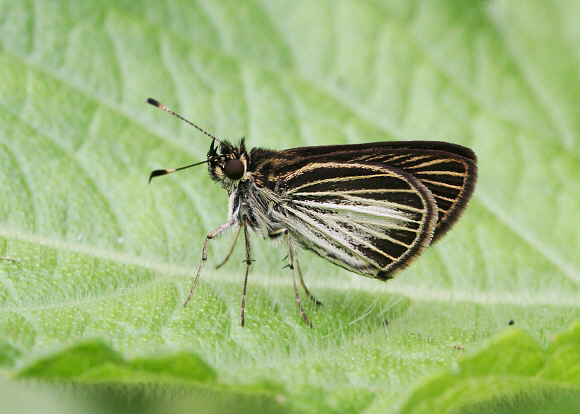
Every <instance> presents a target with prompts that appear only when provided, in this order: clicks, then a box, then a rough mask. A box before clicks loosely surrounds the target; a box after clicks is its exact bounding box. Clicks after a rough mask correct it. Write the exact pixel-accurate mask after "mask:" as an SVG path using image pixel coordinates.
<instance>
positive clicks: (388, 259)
mask: <svg viewBox="0 0 580 414" xmlns="http://www.w3.org/2000/svg"><path fill="white" fill-rule="evenodd" d="M262 193H263V195H264V196H265V197H266V198H268V197H270V198H272V196H273V195H274V194H275V198H276V201H275V202H272V207H271V209H270V211H269V212H268V214H269V216H270V217H271V218H272V219H273V220H275V221H276V222H279V223H282V224H283V225H284V227H285V228H287V229H288V230H289V232H290V235H291V237H292V239H294V240H296V241H297V242H298V243H299V244H300V245H301V246H302V247H304V248H306V249H308V250H312V251H314V252H315V253H317V254H318V255H320V256H322V257H324V258H326V259H328V260H330V261H332V262H334V263H336V264H338V265H339V266H342V267H344V268H346V269H348V270H351V271H354V272H357V273H360V274H363V275H366V276H370V277H376V278H379V279H388V278H390V277H392V273H393V272H394V271H395V270H397V269H401V268H404V267H406V266H407V265H408V264H409V263H410V262H411V261H412V260H413V258H415V257H416V256H418V255H419V254H420V253H422V252H423V250H424V249H425V248H426V247H427V246H428V245H429V243H430V241H431V238H432V236H433V232H434V229H435V226H436V223H437V205H436V203H435V201H434V199H433V196H432V194H431V192H430V191H429V190H428V189H427V188H426V187H425V186H424V185H423V184H421V182H420V181H419V180H417V179H415V178H414V177H413V176H412V175H411V174H408V173H406V172H405V171H403V170H400V169H398V168H394V167H390V166H386V165H379V164H370V163H361V162H349V163H345V162H336V161H327V162H324V161H320V162H309V163H307V164H306V165H303V166H301V167H299V168H296V169H294V170H293V171H292V172H291V173H288V174H285V175H284V177H283V178H282V179H280V180H277V182H276V185H275V188H274V189H273V191H271V190H267V189H262Z"/></svg>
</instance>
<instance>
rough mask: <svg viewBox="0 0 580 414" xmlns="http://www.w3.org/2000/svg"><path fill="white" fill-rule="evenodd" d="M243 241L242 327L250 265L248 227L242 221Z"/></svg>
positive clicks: (250, 252)
mask: <svg viewBox="0 0 580 414" xmlns="http://www.w3.org/2000/svg"><path fill="white" fill-rule="evenodd" d="M244 241H245V242H246V276H245V277H244V292H243V293H242V313H241V315H240V318H241V323H242V326H244V311H245V307H246V287H247V286H248V273H249V272H250V265H251V264H252V248H251V245H250V233H249V231H248V225H247V223H246V222H245V221H244Z"/></svg>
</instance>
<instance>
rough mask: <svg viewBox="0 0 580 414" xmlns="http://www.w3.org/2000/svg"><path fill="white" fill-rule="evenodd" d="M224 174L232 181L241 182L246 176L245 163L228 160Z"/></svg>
mask: <svg viewBox="0 0 580 414" xmlns="http://www.w3.org/2000/svg"><path fill="white" fill-rule="evenodd" d="M224 174H225V175H226V177H228V178H229V179H231V180H239V179H240V178H242V176H243V175H244V163H242V162H241V161H240V160H227V161H226V164H225V165H224Z"/></svg>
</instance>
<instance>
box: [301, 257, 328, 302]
mask: <svg viewBox="0 0 580 414" xmlns="http://www.w3.org/2000/svg"><path fill="white" fill-rule="evenodd" d="M296 270H298V278H299V279H300V284H301V285H302V287H303V288H304V292H306V294H307V295H308V297H309V298H310V300H311V301H312V302H314V303H315V304H316V306H322V302H321V301H319V300H318V299H316V298H315V297H314V296H312V294H311V293H310V291H309V290H308V288H307V287H306V283H304V279H303V278H302V271H301V270H300V265H299V264H298V261H296Z"/></svg>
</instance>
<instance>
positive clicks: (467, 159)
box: [256, 141, 477, 243]
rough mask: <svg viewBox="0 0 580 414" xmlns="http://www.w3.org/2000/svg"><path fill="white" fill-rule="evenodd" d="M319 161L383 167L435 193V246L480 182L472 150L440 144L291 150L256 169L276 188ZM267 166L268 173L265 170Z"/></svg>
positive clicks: (396, 144)
mask: <svg viewBox="0 0 580 414" xmlns="http://www.w3.org/2000/svg"><path fill="white" fill-rule="evenodd" d="M257 150H258V151H260V149H257ZM317 160H327V161H328V160H333V161H336V162H344V163H352V162H360V163H372V164H379V165H383V166H387V167H394V168H397V169H400V170H403V171H404V172H406V173H408V174H411V175H412V176H413V177H415V178H416V179H417V180H419V181H420V182H421V183H422V184H423V185H424V186H425V187H426V188H427V189H428V190H429V191H430V192H431V194H432V195H433V198H434V199H435V202H436V204H437V225H436V227H435V231H434V234H433V239H432V241H431V243H433V242H435V241H436V240H438V239H439V238H441V236H443V235H444V234H445V233H446V232H447V231H448V230H449V229H450V228H451V226H453V224H455V222H456V221H457V220H458V219H459V217H460V215H461V213H462V212H463V211H464V209H465V207H466V206H467V203H468V201H469V200H470V198H471V196H472V194H473V191H474V189H475V183H476V181H477V158H476V156H475V154H474V152H473V151H472V150H471V149H469V148H466V147H463V146H461V145H456V144H451V143H446V142H436V141H392V142H376V143H369V144H355V145H330V146H317V147H299V148H292V149H288V150H285V151H280V152H276V153H275V155H274V156H272V157H270V158H269V161H268V162H267V163H262V164H261V165H257V166H256V172H257V177H258V179H260V178H261V179H262V183H263V184H268V181H269V184H270V185H271V186H273V183H274V182H276V181H277V180H278V179H279V178H282V177H284V176H285V175H286V174H289V173H291V172H292V171H294V170H296V169H297V168H301V167H302V166H305V165H307V164H308V163H311V162H315V161H317ZM264 165H265V166H266V167H268V168H267V171H264V169H262V167H263V166H264ZM264 172H265V173H266V174H262V173H264Z"/></svg>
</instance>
